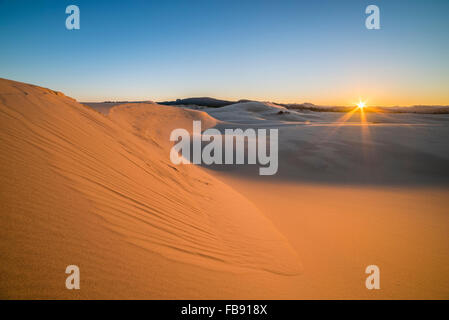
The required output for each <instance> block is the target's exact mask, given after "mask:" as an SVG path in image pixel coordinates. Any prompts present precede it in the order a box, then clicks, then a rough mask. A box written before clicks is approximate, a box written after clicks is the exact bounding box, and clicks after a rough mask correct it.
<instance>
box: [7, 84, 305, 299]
mask: <svg viewBox="0 0 449 320" xmlns="http://www.w3.org/2000/svg"><path fill="white" fill-rule="evenodd" d="M162 108H164V109H163V110H162ZM128 109H131V112H129V110H128ZM0 111H1V112H0V124H1V129H0V143H1V146H2V152H1V153H0V163H1V168H2V169H1V176H0V182H1V186H2V187H1V192H0V199H1V203H2V205H3V207H4V208H3V210H2V214H1V216H0V225H1V226H2V232H1V235H0V237H1V239H0V240H1V241H0V246H1V247H0V252H1V256H2V264H1V267H0V274H1V275H2V281H1V282H0V295H1V296H6V297H64V295H65V294H66V291H64V290H63V289H64V288H63V287H61V286H63V283H64V280H63V279H64V274H62V273H61V270H64V269H65V266H67V265H69V264H79V265H81V268H82V270H83V271H84V273H83V275H84V279H87V280H85V281H87V282H88V283H91V284H93V285H92V288H91V290H90V291H89V290H85V291H82V293H81V296H82V297H86V296H89V297H105V296H107V290H109V289H108V288H109V287H108V285H107V284H99V279H102V280H105V281H108V280H111V279H125V278H126V281H125V280H123V281H122V282H117V281H116V282H114V283H115V286H116V287H115V289H116V290H120V289H117V286H118V288H121V289H123V290H124V289H125V288H128V289H129V288H133V289H132V290H136V292H137V291H138V292H139V293H141V292H143V291H144V288H145V287H148V286H151V284H152V281H153V273H154V272H152V271H151V270H152V269H151V268H155V267H153V266H155V265H157V264H158V263H162V262H160V261H163V260H160V259H166V258H168V259H170V260H173V261H177V262H180V263H182V264H186V265H189V264H192V265H196V266H198V267H200V268H206V269H214V270H223V271H226V272H231V273H235V272H237V273H238V272H243V271H244V270H254V269H255V270H263V271H268V272H271V273H274V274H282V275H294V274H297V273H298V272H300V268H301V267H300V264H299V261H298V257H297V255H296V253H295V251H294V250H293V249H292V248H291V246H290V245H289V243H288V242H287V241H286V240H285V238H284V237H283V236H282V235H281V234H280V233H279V232H278V231H277V230H276V229H275V228H274V227H273V225H272V224H271V222H270V221H269V220H267V219H266V218H265V217H264V216H263V215H262V214H261V213H260V212H259V211H258V210H257V209H256V208H255V207H254V206H253V205H252V204H251V203H250V202H249V201H247V200H246V199H245V198H243V197H242V196H241V195H240V194H238V193H237V192H235V191H234V190H233V189H231V188H230V187H228V186H227V185H225V184H223V183H221V182H220V181H218V180H216V179H215V178H213V177H212V176H210V175H209V174H207V173H205V172H204V171H203V170H202V169H201V168H197V167H195V166H173V165H172V164H171V163H170V162H169V157H168V153H166V150H165V147H164V146H163V145H164V143H165V141H164V139H163V137H164V135H165V133H164V130H165V129H164V130H162V131H158V130H159V129H158V128H159V127H162V128H163V127H164V126H165V127H169V126H166V124H167V123H168V122H167V123H165V121H170V125H180V124H182V123H185V121H186V120H185V114H183V113H184V112H186V111H183V110H179V109H176V108H170V107H161V106H156V105H146V104H143V105H137V106H133V107H132V108H129V106H128V107H127V106H121V107H117V109H116V110H114V111H113V112H112V116H111V118H112V119H113V120H114V121H111V120H109V119H108V118H106V117H105V116H103V115H101V114H99V113H97V112H95V111H94V110H92V109H90V108H88V107H85V106H83V105H81V104H79V103H77V102H76V101H75V100H73V99H71V98H68V97H66V96H64V95H62V94H60V93H55V92H54V91H51V90H49V89H44V88H40V87H36V86H32V85H27V84H23V83H18V82H14V81H9V80H5V79H0ZM188 112H189V114H190V115H191V116H192V118H193V117H194V116H200V118H201V117H203V118H204V119H205V120H206V119H207V121H209V125H212V124H213V122H214V120H213V119H212V118H211V117H208V116H206V115H203V114H201V113H197V114H196V113H195V112H193V113H192V112H191V111H188ZM149 114H151V118H146V116H147V115H149ZM164 114H165V115H170V116H169V118H168V119H167V118H165V119H164V118H163V117H164ZM136 115H137V116H138V117H136ZM159 116H160V119H158V117H159ZM153 117H154V118H153ZM177 121H179V123H177ZM189 121H190V120H188V121H187V122H189ZM190 123H191V121H190ZM127 126H129V128H131V127H133V126H134V132H133V133H131V132H129V131H128V130H126V127H127ZM136 127H138V128H137V129H136ZM136 132H137V133H136ZM158 132H159V134H158ZM142 138H143V139H142ZM166 140H167V141H168V136H167V138H166ZM142 249H144V250H143V251H142ZM145 252H148V255H146V253H145ZM158 257H160V258H158ZM159 260H160V261H159ZM164 261H165V260H164ZM24 262H26V263H24ZM164 263H166V264H167V262H164ZM140 264H142V268H143V269H144V270H135V269H130V267H129V266H128V265H140ZM168 265H169V266H172V267H173V270H172V271H173V276H175V275H176V272H179V270H178V268H179V264H176V266H178V267H174V265H172V264H170V263H168ZM127 268H128V269H127ZM145 268H147V269H145ZM170 270H171V269H170ZM177 270H178V271H177ZM153 271H157V270H156V269H155V270H153ZM167 272H168V271H167ZM245 272H246V271H245ZM36 273H39V276H38V277H36ZM19 279H20V280H19ZM111 281H112V280H111ZM21 283H22V284H23V283H26V284H27V285H26V286H21V285H20V284H21ZM84 283H86V282H84ZM180 285H181V284H180ZM128 289H127V290H128ZM128 293H129V292H128ZM131 296H133V295H132V294H131ZM137 296H139V295H137ZM128 297H129V295H128Z"/></svg>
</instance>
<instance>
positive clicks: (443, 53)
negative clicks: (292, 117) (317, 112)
mask: <svg viewBox="0 0 449 320" xmlns="http://www.w3.org/2000/svg"><path fill="white" fill-rule="evenodd" d="M71 4H75V5H78V6H79V8H80V12H81V29H80V30H71V31H69V30H67V29H66V28H65V19H66V17H67V14H66V13H65V8H66V6H68V5H71ZM369 4H375V5H377V6H379V8H380V17H381V29H380V30H367V29H366V28H365V18H366V15H365V13H364V12H365V8H366V6H367V5H369ZM448 16H449V1H447V0H433V1H432V0H429V1H424V0H422V1H420V0H408V1H399V0H371V1H363V0H360V1H359V0H352V1H350V0H339V1H335V0H327V1H326V0H315V1H298V0H296V1H279V0H278V1H251V0H247V1H244V0H240V1H233V0H227V1H221V0H209V1H195V0H190V1H171V0H165V1H162V0H160V1H99V0H97V1H56V0H54V1H41V0H36V1H20V0H16V1H13V0H0V39H1V43H2V45H1V50H0V77H3V78H7V79H13V80H18V81H23V82H28V83H34V84H38V85H41V86H45V87H49V88H52V89H55V90H59V91H63V92H64V93H66V94H67V95H69V96H72V97H74V98H76V99H78V100H80V101H102V100H148V99H151V100H155V101H160V100H166V99H174V98H182V97H190V96H213V97H217V98H223V99H241V98H247V99H258V100H270V101H279V102H304V101H309V102H313V103H317V104H340V105H341V104H345V105H348V104H353V103H354V102H355V101H357V100H358V99H359V98H361V99H363V100H368V104H375V105H411V104H449V40H448V39H449V34H448V33H449V19H448V18H447V17H448Z"/></svg>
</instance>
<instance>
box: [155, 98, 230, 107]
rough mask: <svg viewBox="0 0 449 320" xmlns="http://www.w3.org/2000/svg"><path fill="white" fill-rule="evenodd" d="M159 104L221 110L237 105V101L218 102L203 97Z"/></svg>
mask: <svg viewBox="0 0 449 320" xmlns="http://www.w3.org/2000/svg"><path fill="white" fill-rule="evenodd" d="M158 103H159V104H163V105H166V106H176V105H196V106H203V107H209V108H220V107H224V106H228V105H231V104H234V103H236V101H228V100H218V99H214V98H209V97H201V98H187V99H176V101H163V102H158Z"/></svg>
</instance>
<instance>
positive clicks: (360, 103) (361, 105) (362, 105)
mask: <svg viewBox="0 0 449 320" xmlns="http://www.w3.org/2000/svg"><path fill="white" fill-rule="evenodd" d="M365 106H366V104H365V102H363V101H360V102H359V103H357V107H359V109H363V108H365Z"/></svg>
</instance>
